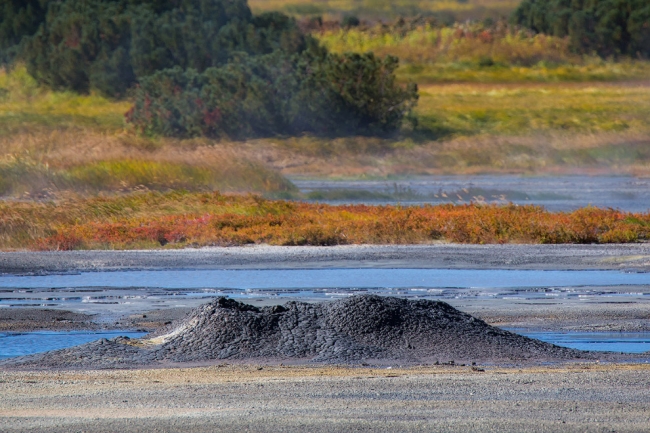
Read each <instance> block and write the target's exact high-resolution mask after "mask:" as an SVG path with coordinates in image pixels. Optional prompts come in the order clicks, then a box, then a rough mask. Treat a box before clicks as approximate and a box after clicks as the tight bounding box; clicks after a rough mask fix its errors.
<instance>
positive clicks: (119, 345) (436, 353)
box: [0, 295, 595, 368]
mask: <svg viewBox="0 0 650 433" xmlns="http://www.w3.org/2000/svg"><path fill="white" fill-rule="evenodd" d="M594 357H595V356H594V355H593V354H590V353H588V352H581V351H577V350H572V349H566V348H561V347H557V346H554V345H552V344H548V343H544V342H541V341H538V340H534V339H530V338H526V337H523V336H521V335H517V334H514V333H511V332H508V331H504V330H502V329H499V328H495V327H493V326H490V325H488V324H486V323H485V322H483V321H482V320H480V319H477V318H475V317H472V316H470V315H468V314H465V313H462V312H460V311H458V310H456V309H455V308H453V307H451V306H450V305H449V304H446V303H444V302H439V301H430V300H406V299H399V298H392V297H379V296H374V295H362V296H354V297H350V298H346V299H343V300H339V301H335V302H331V303H320V304H308V303H301V302H289V303H286V304H285V305H283V306H279V305H278V306H273V307H264V308H257V307H254V306H251V305H247V304H243V303H239V302H237V301H234V300H231V299H227V298H218V299H216V300H214V301H213V302H210V303H208V304H204V305H202V306H200V307H198V308H197V309H195V310H194V311H193V312H192V313H191V314H189V315H188V316H187V317H186V318H185V319H183V320H178V321H176V322H174V323H172V324H171V325H168V326H166V327H164V328H163V329H161V330H159V331H158V332H156V333H152V334H149V335H147V336H146V337H144V338H142V339H137V340H130V339H128V338H123V337H118V338H115V339H112V340H106V339H103V340H99V341H96V342H93V343H89V344H85V345H82V346H77V347H73V348H69V349H63V350H58V351H53V352H48V353H44V354H38V355H32V356H27V357H22V358H16V359H14V360H11V361H5V362H4V363H1V364H0V366H2V365H3V364H4V366H5V367H55V368H115V367H126V366H145V365H152V364H162V365H164V364H170V363H194V364H200V363H206V362H209V361H214V360H223V359H230V360H244V361H245V360H249V361H253V360H255V361H275V362H279V361H283V360H286V361H299V362H317V363H346V364H358V363H363V362H370V363H373V362H382V361H391V362H393V361H399V362H401V363H422V362H436V361H440V362H447V361H449V360H456V361H479V362H485V361H488V362H499V361H502V362H513V361H515V362H518V361H524V362H525V361H530V362H539V361H545V360H571V359H578V358H594Z"/></svg>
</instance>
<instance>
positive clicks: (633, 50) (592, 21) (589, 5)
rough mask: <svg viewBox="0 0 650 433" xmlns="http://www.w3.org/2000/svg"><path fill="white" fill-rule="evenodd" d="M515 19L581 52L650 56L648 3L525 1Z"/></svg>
mask: <svg viewBox="0 0 650 433" xmlns="http://www.w3.org/2000/svg"><path fill="white" fill-rule="evenodd" d="M512 20H513V21H514V22H515V23H517V24H520V25H522V26H525V27H527V28H530V29H532V30H534V31H536V32H539V33H545V34H549V35H554V36H559V37H565V36H566V37H568V38H569V39H570V41H571V46H572V47H573V49H574V50H576V51H578V52H582V53H592V52H596V53H598V54H600V55H602V56H611V55H620V54H624V55H629V56H634V57H645V58H647V57H650V2H648V0H524V1H523V2H522V3H521V5H520V6H519V7H518V8H517V10H516V11H515V12H514V13H513V16H512Z"/></svg>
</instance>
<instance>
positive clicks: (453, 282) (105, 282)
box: [0, 269, 650, 289]
mask: <svg viewBox="0 0 650 433" xmlns="http://www.w3.org/2000/svg"><path fill="white" fill-rule="evenodd" d="M646 284H650V273H624V272H619V271H534V270H493V269H488V270H478V269H469V270H464V269H265V270H248V269H246V270H174V271H121V272H83V273H80V274H74V275H43V276H15V275H5V276H2V277H0V287H4V288H9V287H11V288H73V287H159V288H167V289H192V288H236V289H278V288H283V289H309V288H326V287H330V288H373V287H385V288H411V287H424V288H445V287H459V288H509V287H549V286H611V285H646Z"/></svg>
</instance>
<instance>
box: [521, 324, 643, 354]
mask: <svg viewBox="0 0 650 433" xmlns="http://www.w3.org/2000/svg"><path fill="white" fill-rule="evenodd" d="M509 330H510V331H512V332H516V333H518V334H522V335H525V336H526V337H530V338H536V339H538V340H542V341H545V342H547V343H553V344H556V345H558V346H564V347H570V348H572V349H579V350H595V351H603V352H623V353H643V352H648V351H650V332H541V331H540V332H530V331H522V330H517V329H509Z"/></svg>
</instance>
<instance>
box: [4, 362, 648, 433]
mask: <svg viewBox="0 0 650 433" xmlns="http://www.w3.org/2000/svg"><path fill="white" fill-rule="evenodd" d="M481 369H484V370H485V371H473V370H472V368H471V367H451V366H444V367H422V368H411V369H400V368H398V367H397V366H396V367H394V368H392V369H367V368H358V369H350V368H337V367H319V366H314V367H268V366H264V367H257V366H237V365H224V366H218V367H210V368H192V369H162V370H131V371H83V372H78V371H77V372H75V371H71V372H0V395H2V398H1V399H0V419H1V420H2V431H3V432H7V433H9V432H36V431H48V432H70V431H93V432H115V431H143V432H144V431H146V432H168V431H169V432H171V431H180V430H182V431H183V432H186V433H191V432H205V431H255V432H305V431H309V432H321V431H322V432H331V431H341V432H347V431H356V432H358V431H373V432H377V431H386V432H395V431H404V432H407V431H445V432H473V431H476V432H501V431H517V432H549V431H557V432H574V431H575V432H612V431H615V432H642V431H649V430H650V393H648V389H650V366H648V365H610V366H601V365H595V364H590V365H589V364H581V365H571V366H564V367H554V368H551V367H545V368H539V367H538V368H525V369H518V368H496V367H494V368H491V367H482V368H481ZM478 370H480V369H478Z"/></svg>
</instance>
